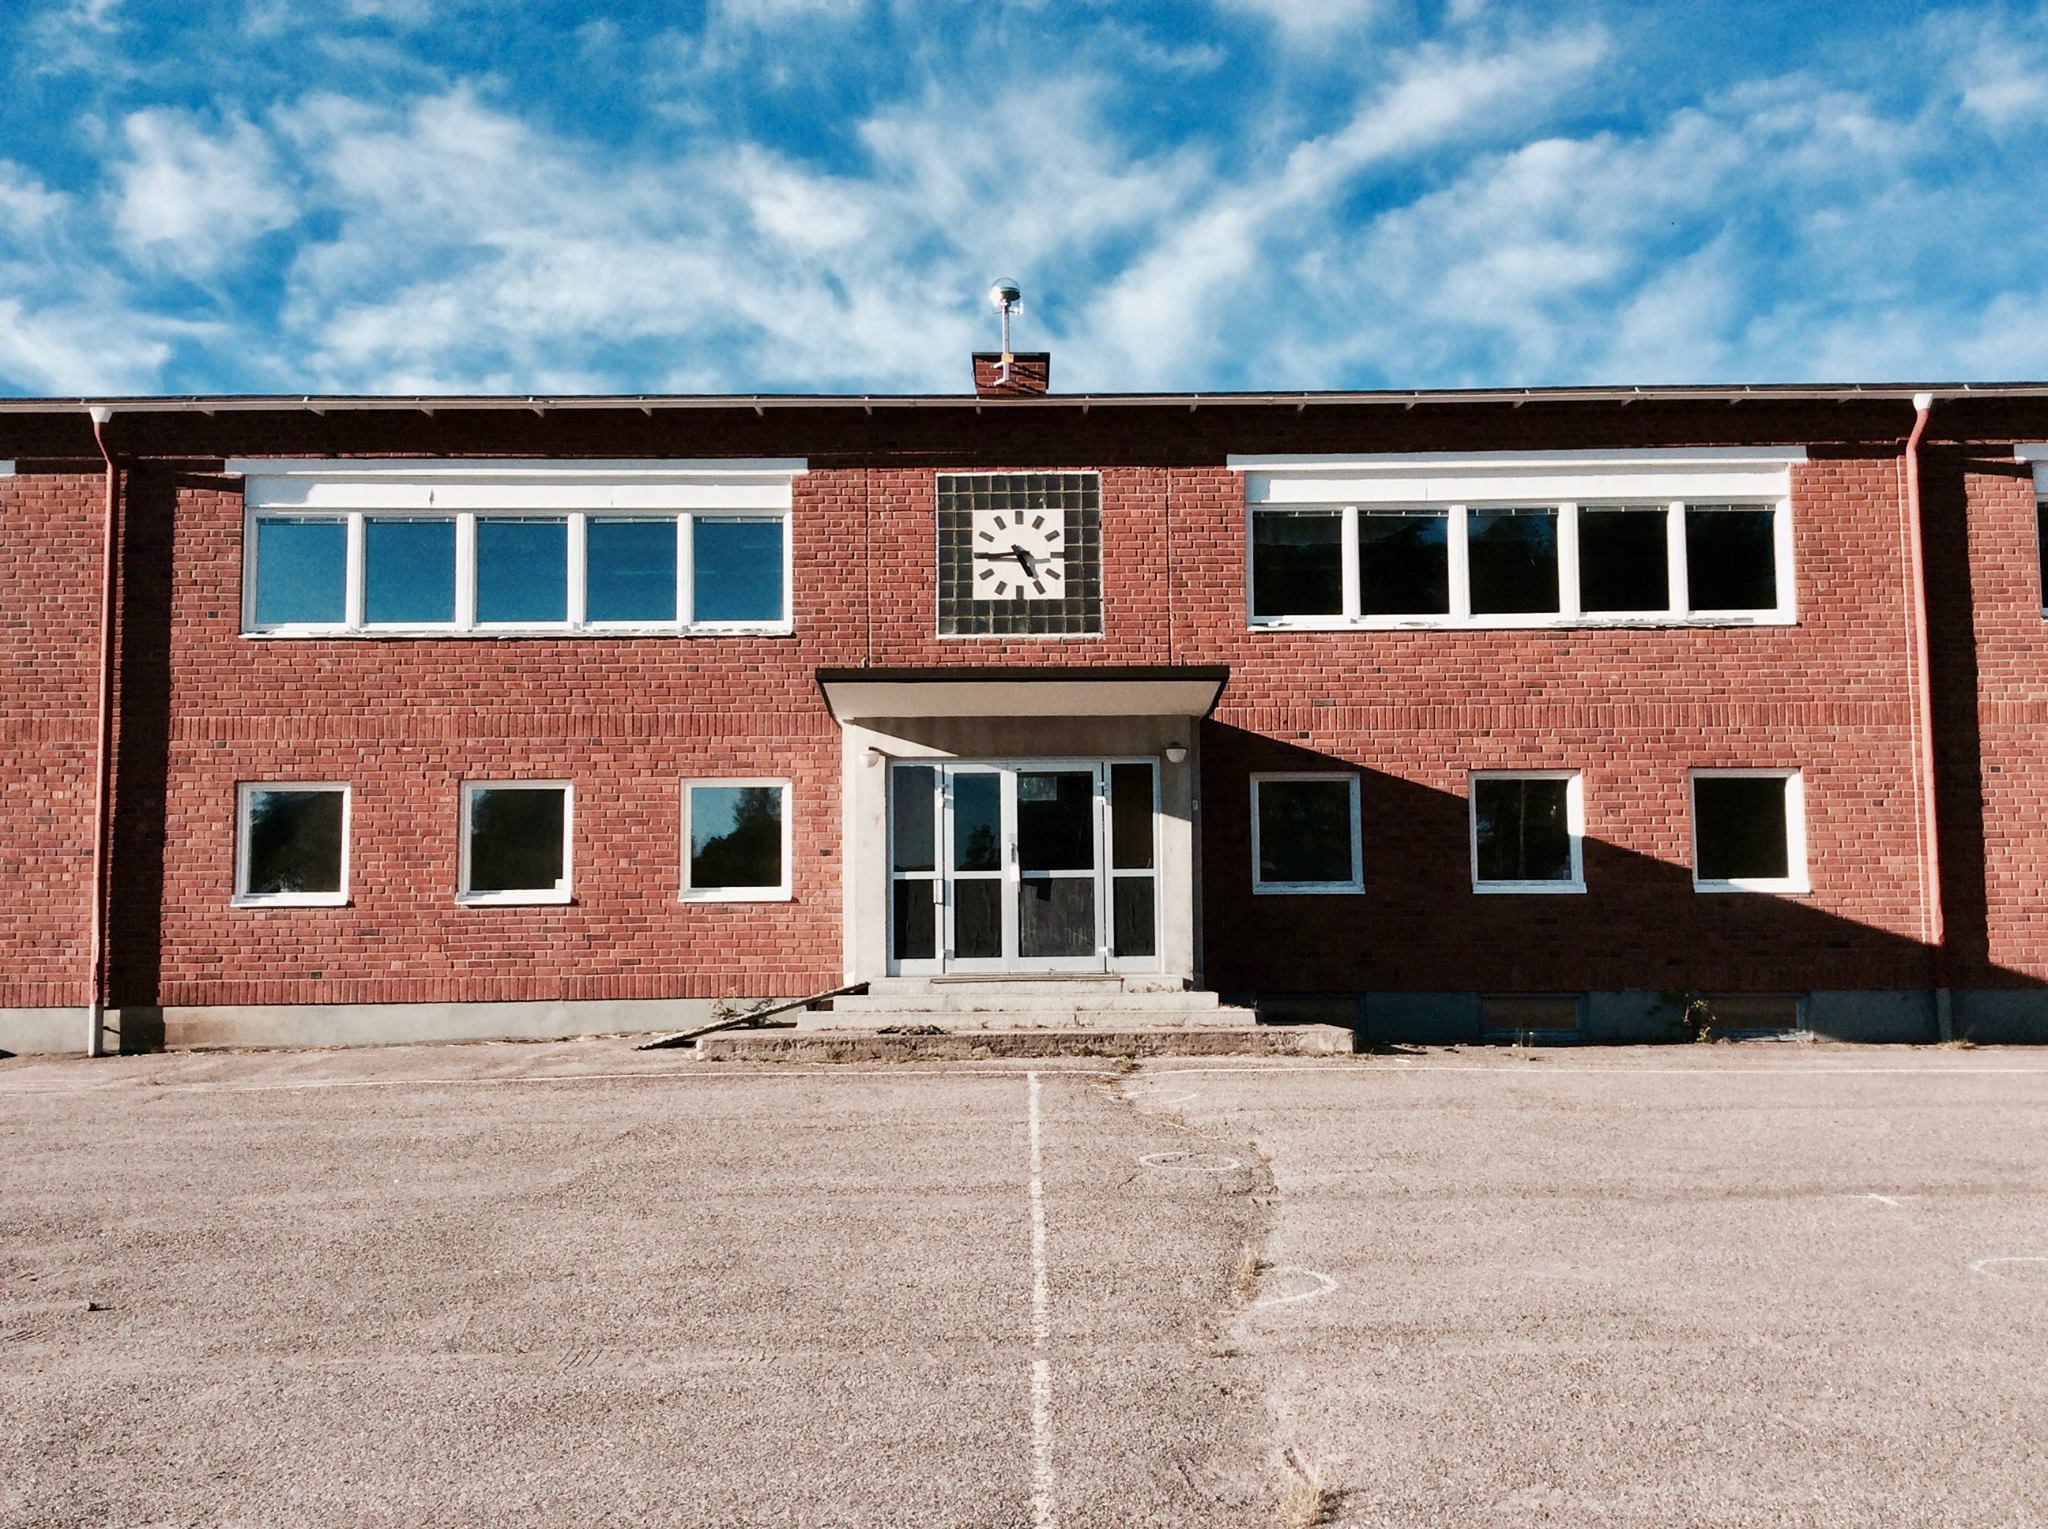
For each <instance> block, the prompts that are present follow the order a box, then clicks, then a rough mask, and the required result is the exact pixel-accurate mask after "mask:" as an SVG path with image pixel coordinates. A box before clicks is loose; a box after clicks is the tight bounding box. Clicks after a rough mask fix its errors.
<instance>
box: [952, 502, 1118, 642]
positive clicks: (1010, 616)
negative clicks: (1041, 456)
mask: <svg viewBox="0 0 2048 1529" xmlns="http://www.w3.org/2000/svg"><path fill="white" fill-rule="evenodd" d="M936 488H937V490H938V496H937V497H938V519H939V523H938V533H939V534H938V564H939V566H938V574H939V589H938V596H939V599H938V605H939V609H938V617H939V634H940V635H941V636H944V637H1087V636H1093V635H1095V634H1097V633H1099V632H1100V631H1101V630H1102V480H1101V478H1099V477H1098V476H1097V475H1096V474H1094V473H1089V472H1068V473H941V474H939V476H938V482H937V484H936Z"/></svg>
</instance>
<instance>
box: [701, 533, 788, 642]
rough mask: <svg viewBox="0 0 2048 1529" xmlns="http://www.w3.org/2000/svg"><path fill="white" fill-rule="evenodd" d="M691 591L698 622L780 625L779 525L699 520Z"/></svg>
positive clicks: (780, 573) (780, 540)
mask: <svg viewBox="0 0 2048 1529" xmlns="http://www.w3.org/2000/svg"><path fill="white" fill-rule="evenodd" d="M691 546H692V547H693V548H694V549H695V558H696V564H695V569H696V571H695V578H694V580H693V583H692V588H693V589H694V591H695V593H694V596H693V599H694V600H695V604H696V613H695V614H696V619H697V620H698V621H780V620H782V614H783V612H782V522H781V521H780V520H710V519H706V518H705V517H703V516H701V515H700V516H698V517H697V519H696V521H695V531H694V533H693V535H692V540H691Z"/></svg>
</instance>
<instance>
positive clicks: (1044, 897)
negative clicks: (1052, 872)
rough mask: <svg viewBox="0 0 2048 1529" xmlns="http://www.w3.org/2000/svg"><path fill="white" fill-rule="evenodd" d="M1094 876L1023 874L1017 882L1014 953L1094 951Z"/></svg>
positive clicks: (1078, 954) (1029, 955) (1076, 954)
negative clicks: (1015, 951)
mask: <svg viewBox="0 0 2048 1529" xmlns="http://www.w3.org/2000/svg"><path fill="white" fill-rule="evenodd" d="M1095 950H1096V945H1095V878H1094V877H1093V876H1026V877H1024V878H1023V879H1022V880H1020V881H1019V882H1018V883H1017V954H1018V955H1020V956H1024V957H1027V958H1030V957H1037V956H1092V955H1094V954H1095Z"/></svg>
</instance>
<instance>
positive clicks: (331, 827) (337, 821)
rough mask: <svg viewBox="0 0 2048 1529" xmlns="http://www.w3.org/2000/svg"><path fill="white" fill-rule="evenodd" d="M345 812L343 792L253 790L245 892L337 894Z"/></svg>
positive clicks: (339, 882) (250, 798)
mask: <svg viewBox="0 0 2048 1529" xmlns="http://www.w3.org/2000/svg"><path fill="white" fill-rule="evenodd" d="M341 808H342V794H341V793H340V792H339V791H290V790H274V791H251V792H250V793H249V822H248V834H249V848H248V857H247V858H248V875H249V884H248V885H247V886H246V887H244V888H243V890H244V891H245V892H249V893H252V894H258V895H261V894H265V893H276V892H339V891H340V890H341Z"/></svg>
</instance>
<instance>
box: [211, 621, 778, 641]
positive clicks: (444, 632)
mask: <svg viewBox="0 0 2048 1529" xmlns="http://www.w3.org/2000/svg"><path fill="white" fill-rule="evenodd" d="M795 633H796V628H795V626H794V625H793V624H792V623H790V622H787V621H783V622H773V623H762V624H760V625H752V626H737V625H735V626H708V625H707V626H687V627H678V626H628V625H624V624H620V625H616V626H614V625H596V626H580V627H571V626H519V627H514V626H479V627H452V626H375V627H339V626H293V627H265V628H259V629H245V630H244V631H243V632H242V635H243V636H244V637H247V638H251V639H253V640H255V641H257V642H278V641H303V640H305V639H307V638H319V639H322V640H324V641H329V642H385V641H390V640H393V639H408V640H416V639H419V638H422V637H435V638H444V639H460V640H474V639H478V638H482V639H484V640H486V641H488V640H491V639H504V638H525V639H532V638H556V639H575V638H591V637H597V638H604V637H613V638H618V637H790V636H794V635H795Z"/></svg>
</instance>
